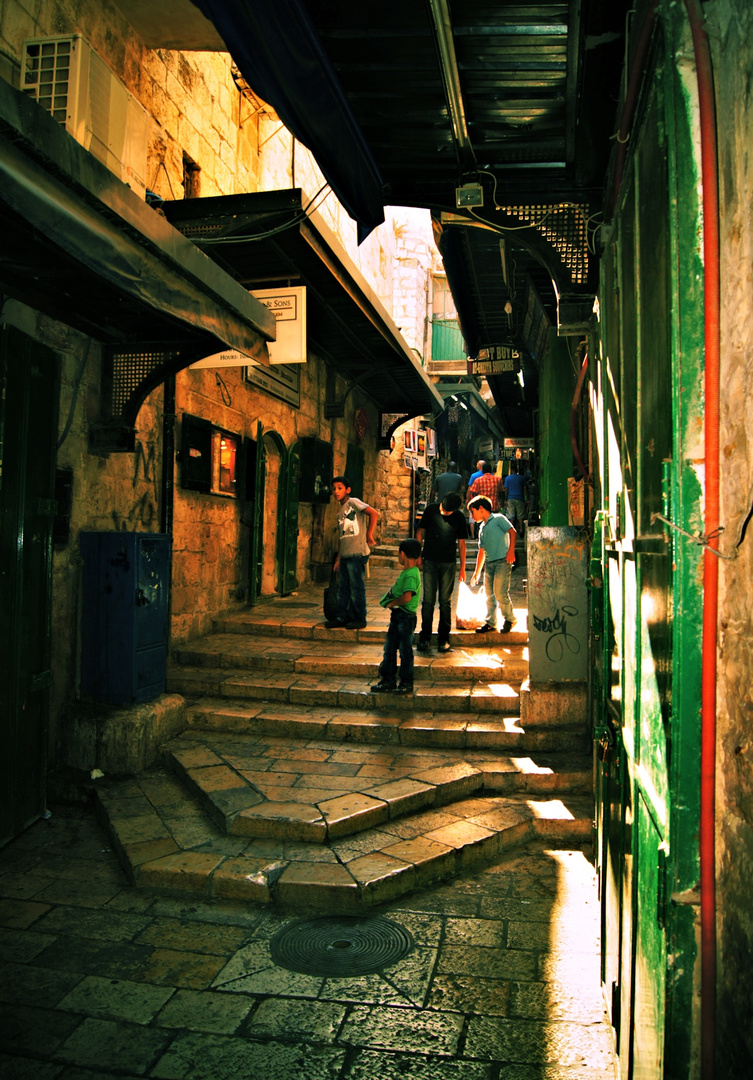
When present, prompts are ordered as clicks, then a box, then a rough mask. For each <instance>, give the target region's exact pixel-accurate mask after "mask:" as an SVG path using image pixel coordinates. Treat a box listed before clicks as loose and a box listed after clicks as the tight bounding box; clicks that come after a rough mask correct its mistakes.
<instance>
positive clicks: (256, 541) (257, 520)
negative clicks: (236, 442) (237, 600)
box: [248, 421, 265, 604]
mask: <svg viewBox="0 0 753 1080" xmlns="http://www.w3.org/2000/svg"><path fill="white" fill-rule="evenodd" d="M263 431H264V429H263V427H262V423H261V421H259V422H258V423H257V425H256V452H255V454H254V455H253V456H252V457H253V467H254V476H253V489H252V490H253V498H252V502H251V521H252V525H251V565H250V566H249V569H248V602H249V604H255V603H256V602H257V600H258V599H259V595H260V593H261V557H262V536H263V534H262V530H263V527H264V466H265V453H264V439H263Z"/></svg>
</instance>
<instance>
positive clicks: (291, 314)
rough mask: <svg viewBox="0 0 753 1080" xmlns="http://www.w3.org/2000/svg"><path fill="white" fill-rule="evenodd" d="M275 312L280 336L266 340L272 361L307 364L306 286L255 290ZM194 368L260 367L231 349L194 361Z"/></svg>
mask: <svg viewBox="0 0 753 1080" xmlns="http://www.w3.org/2000/svg"><path fill="white" fill-rule="evenodd" d="M251 295H252V296H254V297H255V298H256V299H257V300H258V301H259V302H260V303H262V304H264V306H265V307H267V308H269V310H270V311H271V312H272V313H273V314H274V317H275V323H276V329H277V337H276V339H275V340H274V341H270V342H268V343H267V348H268V350H269V361H270V363H271V364H305V363H306V360H307V352H306V286H305V285H296V286H290V287H287V288H284V289H256V290H253V291H252V292H251ZM191 367H192V368H218V367H261V365H260V364H258V363H257V362H256V361H255V360H252V359H251V358H250V357H249V356H245V355H244V354H243V353H240V352H235V351H233V350H231V349H228V350H226V351H225V352H218V353H213V354H212V356H205V357H203V358H202V359H201V360H197V361H196V363H195V364H191Z"/></svg>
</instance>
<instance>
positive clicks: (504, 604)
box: [468, 495, 516, 634]
mask: <svg viewBox="0 0 753 1080" xmlns="http://www.w3.org/2000/svg"><path fill="white" fill-rule="evenodd" d="M468 509H469V510H470V512H471V516H472V517H473V520H474V521H477V522H478V523H479V525H480V529H479V535H478V558H477V560H476V569H475V570H474V571H473V577H472V578H471V585H472V586H473V585H476V584H478V579H479V577H480V576H481V571H482V570H483V569H484V567H486V624H485V625H484V626H481V627H479V629H478V630H477V631H476V633H477V634H485V633H488V632H489V631H490V630H496V629H497V609H498V608H499V609H500V610H501V612H502V616H503V618H504V620H505V621H504V622H503V624H502V627H501V630H502V633H503V634H509V633H510V631H511V630H512V628H513V626H514V625H515V622H516V620H515V611H514V609H513V606H512V600H511V599H510V578H511V576H512V564H513V563H514V562H515V529H514V528H513V527H512V525H511V524H510V522H509V521H508V520H507V518H506V517H505V515H504V514H493V513H492V504H491V502H490V501H489V499H487V497H486V496H485V495H477V496H476V497H475V499H471V501H470V502H469V503H468Z"/></svg>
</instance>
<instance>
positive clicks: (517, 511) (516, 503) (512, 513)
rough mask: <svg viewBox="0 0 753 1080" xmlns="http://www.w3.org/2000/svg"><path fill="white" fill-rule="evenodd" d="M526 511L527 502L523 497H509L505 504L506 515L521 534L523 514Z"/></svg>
mask: <svg viewBox="0 0 753 1080" xmlns="http://www.w3.org/2000/svg"><path fill="white" fill-rule="evenodd" d="M525 512H526V504H525V503H524V502H523V500H522V499H508V500H507V504H506V506H505V510H504V513H505V517H506V518H507V520H508V521H509V522H511V523H512V524H513V525H514V526H515V531H516V532H517V533H518V534H520V532H521V529H522V525H523V515H524V514H525Z"/></svg>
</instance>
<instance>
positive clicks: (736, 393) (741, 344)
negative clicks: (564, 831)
mask: <svg viewBox="0 0 753 1080" xmlns="http://www.w3.org/2000/svg"><path fill="white" fill-rule="evenodd" d="M706 7H707V8H708V9H709V11H710V15H711V20H712V21H711V25H710V34H709V36H710V40H711V44H712V50H713V55H714V61H715V64H714V68H715V80H716V93H717V118H718V125H719V181H720V201H721V236H720V240H721V243H720V248H721V259H722V262H721V280H722V311H721V333H722V339H721V388H722V389H721V433H720V446H721V458H722V465H721V521H722V523H723V525H724V526H725V532H724V534H723V537H722V543H721V547H722V550H723V551H725V552H726V553H728V554H735V555H736V558H735V559H734V561H727V560H722V562H721V564H720V588H721V592H720V620H719V631H720V636H719V644H720V650H719V669H718V670H719V693H718V710H717V718H718V719H717V723H718V728H717V746H718V753H717V761H718V779H717V805H718V808H719V813H718V833H717V835H718V853H717V854H718V873H719V876H718V893H717V896H718V905H719V907H718V910H719V945H720V953H719V967H718V971H719V1000H718V1012H717V1018H718V1036H717V1045H718V1054H719V1066H720V1067H719V1070H718V1072H717V1075H718V1076H719V1077H725V1078H726V1077H737V1076H742V1075H744V1074H747V1073H748V1072H749V1070H750V1067H751V1061H753V988H752V986H751V978H750V972H751V969H753V904H752V903H751V881H753V683H752V681H751V679H752V676H753V554H752V553H753V547H752V545H753V532H751V527H750V522H749V521H748V517H749V515H750V513H751V492H752V485H753V408H752V404H751V386H753V319H752V318H751V315H752V314H753V313H752V311H751V307H752V306H753V219H752V217H751V205H753V155H752V153H751V148H753V8H751V7H750V5H748V4H740V3H735V2H734V0H719V2H716V3H712V4H707V5H706ZM730 58H734V62H730ZM746 522H747V529H746V530H745V532H744V534H743V536H742V541H741V542H740V543H739V546H735V545H736V543H737V541H738V540H739V539H740V534H741V530H742V529H743V527H744V525H745V523H746Z"/></svg>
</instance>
